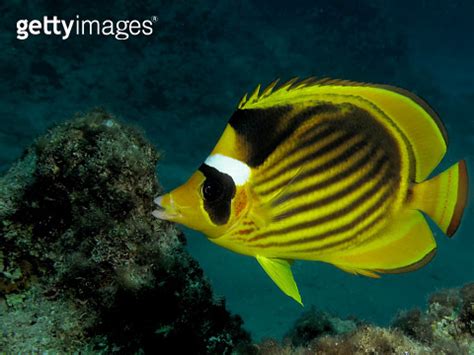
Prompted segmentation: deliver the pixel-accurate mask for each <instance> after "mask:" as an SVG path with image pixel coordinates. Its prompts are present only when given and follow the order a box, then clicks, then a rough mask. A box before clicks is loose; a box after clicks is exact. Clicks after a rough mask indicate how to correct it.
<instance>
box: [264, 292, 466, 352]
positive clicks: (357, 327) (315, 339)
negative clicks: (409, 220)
mask: <svg viewBox="0 0 474 355" xmlns="http://www.w3.org/2000/svg"><path fill="white" fill-rule="evenodd" d="M473 315H474V284H468V285H466V286H464V287H462V288H461V289H450V290H443V291H439V292H436V293H434V294H433V295H431V296H430V299H429V304H428V308H427V309H426V310H424V311H423V310H419V309H413V310H410V311H404V312H400V314H398V315H397V317H396V318H395V320H394V322H393V324H392V326H391V327H385V328H383V327H378V326H375V325H370V324H364V323H362V322H360V321H352V320H340V319H338V318H337V317H334V316H331V315H330V314H328V313H325V312H320V311H316V310H315V309H310V310H309V311H308V312H305V313H303V314H302V315H301V317H300V318H299V319H298V320H297V321H296V322H295V324H294V326H293V328H292V329H291V330H290V331H289V332H288V335H287V338H285V339H284V340H283V342H279V341H276V340H274V339H267V340H265V341H263V342H261V343H260V344H257V345H256V348H257V353H258V354H260V355H267V354H268V355H274V354H278V355H303V354H304V355H307V354H321V355H323V354H327V355H345V354H387V355H391V354H474V336H473V333H472V330H473V326H474V317H473ZM341 324H344V325H345V326H344V327H340V325H341ZM338 325H339V326H338ZM347 325H350V326H349V327H348V326H347Z"/></svg>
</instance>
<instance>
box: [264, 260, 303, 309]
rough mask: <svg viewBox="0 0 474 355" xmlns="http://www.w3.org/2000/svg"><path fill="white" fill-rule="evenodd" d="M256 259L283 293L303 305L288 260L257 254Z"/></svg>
mask: <svg viewBox="0 0 474 355" xmlns="http://www.w3.org/2000/svg"><path fill="white" fill-rule="evenodd" d="M257 261H258V263H259V264H260V266H261V267H262V268H263V270H265V272H266V273H267V274H268V276H270V278H271V279H272V280H273V282H275V284H276V285H277V286H278V287H279V288H280V290H282V291H283V293H285V294H286V295H287V296H290V297H291V298H293V299H294V300H295V301H296V302H298V303H299V304H300V305H303V303H302V302H301V296H300V292H299V291H298V286H297V285H296V282H295V279H294V278H293V273H292V272H291V264H290V262H289V261H288V260H283V259H273V258H266V257H264V256H260V255H257Z"/></svg>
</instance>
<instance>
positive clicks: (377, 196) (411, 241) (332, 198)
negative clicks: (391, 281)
mask: <svg viewBox="0 0 474 355" xmlns="http://www.w3.org/2000/svg"><path fill="white" fill-rule="evenodd" d="M276 84H277V82H274V83H272V84H270V86H268V87H267V88H266V89H265V90H263V92H261V93H260V86H259V87H257V89H256V90H255V91H254V93H253V94H252V95H250V96H249V97H247V95H245V96H244V98H243V99H242V100H241V102H240V103H239V105H238V108H237V110H236V111H235V112H234V113H233V115H232V117H231V118H230V120H229V123H228V125H227V126H226V128H225V130H224V133H223V135H222V137H221V138H220V140H219V141H218V143H217V145H216V147H215V148H214V150H213V151H212V153H211V154H210V155H209V157H208V158H207V159H206V161H205V162H204V164H202V165H201V167H200V168H199V169H198V171H196V173H195V174H194V175H193V176H192V177H191V178H190V179H189V180H188V182H186V183H185V184H184V185H182V186H180V187H178V188H177V189H175V190H173V191H172V192H171V193H169V194H166V195H164V196H160V197H158V198H157V199H156V200H155V202H156V203H157V205H159V208H158V209H157V210H156V211H154V212H153V214H154V215H155V216H156V217H158V218H160V219H166V220H170V221H174V222H178V223H181V224H184V225H186V226H188V227H190V228H193V229H196V230H198V231H201V232H203V233H204V234H206V235H207V236H208V238H209V239H210V240H211V241H212V242H214V243H216V244H218V245H221V246H223V247H225V248H228V249H230V250H233V251H235V252H238V253H241V254H246V255H250V256H254V257H256V259H257V260H258V262H259V263H260V265H261V266H262V267H263V269H264V270H265V271H266V272H267V273H268V275H269V276H270V277H271V278H272V280H273V281H274V282H275V283H276V284H277V285H278V287H280V289H281V290H282V291H283V292H284V293H286V294H287V295H289V296H290V297H292V298H294V299H295V300H296V301H298V302H299V303H301V297H300V295H299V292H298V288H297V285H296V283H295V281H294V279H293V275H292V272H291V262H292V261H293V260H295V259H303V260H318V261H323V262H327V263H331V264H333V265H335V266H337V267H338V268H340V269H342V270H345V271H347V272H351V273H354V274H361V275H366V276H371V277H377V274H378V273H399V272H405V271H411V270H415V269H417V268H420V267H422V266H423V265H425V264H426V263H428V262H429V261H430V260H431V258H432V257H433V256H434V254H435V251H436V242H435V240H434V238H433V234H432V232H431V230H430V228H429V226H428V224H427V222H426V220H425V217H424V216H423V214H422V213H421V212H420V211H423V212H424V213H426V214H427V215H428V216H429V217H430V218H431V219H433V221H434V222H436V224H437V225H438V226H439V227H440V228H441V230H443V232H444V233H446V234H447V235H448V236H451V235H453V234H454V232H455V231H456V229H457V227H458V225H459V223H460V220H461V217H462V213H463V210H464V207H465V204H466V201H467V189H468V186H467V185H468V178H467V170H466V164H465V162H464V161H460V162H458V163H456V164H454V165H453V166H452V167H450V168H449V169H448V170H446V171H444V172H443V173H441V174H440V175H438V176H436V177H433V178H431V179H429V180H427V178H428V175H429V174H430V173H431V172H432V171H433V169H434V168H435V167H436V166H437V165H438V164H439V162H440V161H441V159H442V158H443V156H444V154H445V152H446V149H447V136H446V130H445V128H444V126H443V124H442V123H441V121H440V119H439V118H438V116H437V115H436V113H435V112H434V111H433V110H432V109H431V108H430V107H429V106H428V104H426V103H425V102H424V101H423V100H421V99H420V98H419V97H417V96H415V95H414V94H412V93H410V92H408V91H405V90H403V89H399V88H395V87H391V86H386V85H373V84H364V83H356V82H348V81H341V80H330V79H323V80H319V81H318V80H315V79H313V78H309V79H306V80H303V81H299V82H298V81H296V80H295V79H293V80H291V81H289V82H287V83H285V84H283V85H281V86H280V87H279V88H277V89H275V87H276Z"/></svg>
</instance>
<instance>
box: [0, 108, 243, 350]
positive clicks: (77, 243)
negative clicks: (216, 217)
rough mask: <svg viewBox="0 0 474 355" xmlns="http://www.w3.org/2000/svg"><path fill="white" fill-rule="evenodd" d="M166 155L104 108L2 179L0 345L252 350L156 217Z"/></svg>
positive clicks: (30, 153)
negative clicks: (159, 170)
mask: <svg viewBox="0 0 474 355" xmlns="http://www.w3.org/2000/svg"><path fill="white" fill-rule="evenodd" d="M158 158H159V154H158V153H157V152H156V150H155V149H154V147H153V146H152V145H151V144H149V143H148V142H147V141H146V140H145V139H144V138H143V136H142V135H141V134H140V133H139V132H138V131H137V130H135V129H132V128H129V127H127V126H124V125H123V124H121V123H120V122H119V121H118V120H116V119H115V118H114V117H112V116H111V115H109V114H107V113H106V112H103V111H100V110H97V111H94V112H91V113H89V114H86V115H82V116H79V117H77V118H76V119H75V120H72V121H70V122H66V123H64V124H61V125H59V126H57V127H56V128H54V129H51V130H50V131H49V132H48V133H47V134H46V135H44V136H43V137H41V138H39V139H37V140H36V141H35V143H34V144H33V145H32V146H31V147H30V148H29V149H28V150H27V151H26V152H25V154H24V155H23V157H22V159H20V161H19V162H18V163H16V165H14V166H13V167H12V168H11V169H10V170H9V171H8V172H7V173H6V174H5V175H4V176H2V177H0V218H1V224H0V334H2V337H0V351H5V352H7V353H19V352H47V351H50V352H73V351H76V352H77V351H85V352H91V351H94V352H95V351H98V352H100V351H103V352H112V351H120V352H150V351H152V350H155V349H166V348H172V349H174V351H177V352H179V351H184V350H192V352H193V353H225V352H230V351H231V350H232V349H237V348H239V347H245V346H246V344H248V343H249V335H248V334H247V333H246V332H245V331H244V330H243V329H242V327H241V325H242V321H241V320H240V318H239V317H238V316H233V315H230V314H229V312H228V311H227V310H226V308H225V305H224V302H223V301H222V300H220V301H218V300H215V299H214V298H213V294H212V290H211V288H210V285H209V284H208V282H207V281H206V280H205V279H204V277H203V273H202V270H201V269H200V267H199V266H198V264H197V263H196V262H195V261H194V260H193V259H192V258H191V257H190V256H189V254H188V253H187V252H186V251H185V249H184V248H183V245H184V237H183V236H182V234H180V232H178V231H177V230H176V229H175V228H174V227H173V226H172V225H171V224H169V223H166V222H160V221H158V220H156V219H155V218H153V217H152V216H151V214H150V211H151V210H152V199H153V197H154V196H155V195H157V194H158V192H159V188H160V187H159V185H158V183H157V181H156V178H155V167H156V163H157V161H158Z"/></svg>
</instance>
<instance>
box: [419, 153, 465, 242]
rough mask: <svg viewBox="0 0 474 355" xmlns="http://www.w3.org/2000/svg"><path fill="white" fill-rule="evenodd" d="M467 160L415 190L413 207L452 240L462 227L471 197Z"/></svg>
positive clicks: (423, 183)
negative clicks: (469, 196) (464, 213)
mask: <svg viewBox="0 0 474 355" xmlns="http://www.w3.org/2000/svg"><path fill="white" fill-rule="evenodd" d="M468 185H469V183H468V175H467V167H466V162H465V160H461V161H459V162H457V163H456V164H454V165H452V166H451V167H450V168H449V169H447V170H445V171H443V172H442V173H441V174H439V175H437V176H435V177H433V178H431V179H429V180H426V181H423V182H422V183H419V184H416V185H415V186H414V187H413V189H412V191H411V192H412V195H411V199H410V200H411V203H412V207H413V208H416V209H419V210H421V211H423V212H425V213H426V214H427V215H428V216H430V218H431V219H432V220H433V221H434V222H435V223H436V224H437V225H438V226H439V227H440V228H441V230H442V231H443V232H444V233H445V234H447V235H448V236H449V237H451V236H452V235H453V234H454V233H455V232H456V230H457V228H458V227H459V224H460V223H461V218H462V215H463V212H464V208H465V207H466V204H467V196H468Z"/></svg>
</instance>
